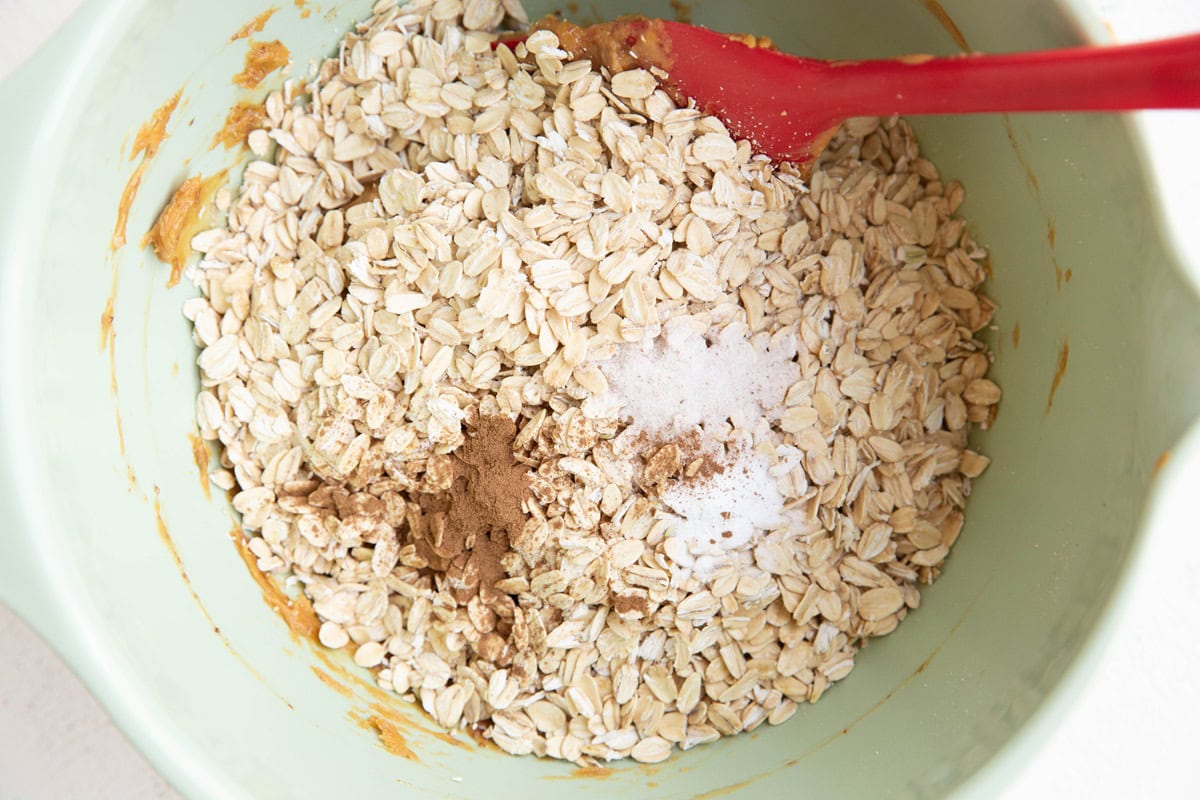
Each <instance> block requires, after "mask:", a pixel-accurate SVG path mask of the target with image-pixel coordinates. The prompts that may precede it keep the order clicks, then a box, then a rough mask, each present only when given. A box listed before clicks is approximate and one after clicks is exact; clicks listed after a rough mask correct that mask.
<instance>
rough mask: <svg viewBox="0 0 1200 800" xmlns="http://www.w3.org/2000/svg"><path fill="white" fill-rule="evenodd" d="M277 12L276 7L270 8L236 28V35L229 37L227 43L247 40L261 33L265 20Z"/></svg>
mask: <svg viewBox="0 0 1200 800" xmlns="http://www.w3.org/2000/svg"><path fill="white" fill-rule="evenodd" d="M278 10H279V7H278V6H271V7H270V8H268V9H267V10H266V11H264V12H262V13H261V14H259V15H258V16H257V17H255V18H254V19H252V20H250V21H249V22H247V23H246V24H245V25H243V26H242V27H240V28H238V31H237V33H235V34H234V35H233V36H230V37H229V41H231V42H236V41H237V40H238V39H249V38H250V37H251V36H253V35H254V34H256V33H258V32H259V31H261V30H262V29H263V27H264V26H266V24H267V20H269V19H270V18H271V15H272V14H274V13H275V12H276V11H278Z"/></svg>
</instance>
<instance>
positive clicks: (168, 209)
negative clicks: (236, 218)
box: [142, 170, 227, 287]
mask: <svg viewBox="0 0 1200 800" xmlns="http://www.w3.org/2000/svg"><path fill="white" fill-rule="evenodd" d="M226 172H227V171H226V170H221V171H220V172H218V173H217V174H216V175H213V176H211V177H209V178H205V177H203V176H201V175H194V176H192V177H191V178H188V179H187V180H186V181H184V182H183V183H182V184H180V186H179V188H178V189H176V190H175V194H173V195H171V199H170V200H168V201H167V205H166V206H165V207H164V208H163V210H162V212H161V213H160V214H159V215H158V219H157V220H155V222H154V225H153V226H152V227H151V228H150V230H149V231H147V232H146V235H145V236H144V237H142V247H145V246H146V245H152V246H153V247H154V254H155V255H157V256H158V257H159V259H160V260H162V261H164V262H166V263H168V264H170V265H171V275H170V277H169V278H167V286H168V287H171V286H174V285H175V284H177V283H179V278H180V276H181V275H183V265H184V263H185V262H186V261H187V257H188V254H189V253H191V241H192V236H194V235H195V234H196V233H198V232H199V229H200V227H201V226H202V222H201V220H200V212H201V211H203V210H204V207H205V206H206V205H207V204H208V201H209V198H211V197H212V195H213V193H214V192H215V191H216V190H217V188H218V187H219V186H220V185H221V184H222V183H224V182H225V175H226Z"/></svg>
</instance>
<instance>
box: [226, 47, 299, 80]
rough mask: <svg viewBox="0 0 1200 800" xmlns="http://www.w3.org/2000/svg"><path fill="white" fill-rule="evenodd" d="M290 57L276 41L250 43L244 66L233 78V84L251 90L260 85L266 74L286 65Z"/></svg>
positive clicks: (286, 50)
mask: <svg viewBox="0 0 1200 800" xmlns="http://www.w3.org/2000/svg"><path fill="white" fill-rule="evenodd" d="M290 57H291V54H290V53H289V52H288V49H287V48H286V47H284V46H283V42H281V41H279V40H278V39H275V40H274V41H270V42H255V41H251V42H250V49H249V50H248V51H247V52H246V66H245V68H244V69H243V70H242V71H241V72H239V73H238V74H237V75H234V76H233V82H234V83H236V84H237V85H238V86H242V87H245V88H247V89H253V88H254V87H255V86H258V85H259V84H260V83H262V80H263V78H265V77H267V75H268V74H270V73H272V72H274V71H275V70H277V69H279V68H280V67H282V66H283V65H285V64H287V63H288V58H290Z"/></svg>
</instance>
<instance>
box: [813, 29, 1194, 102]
mask: <svg viewBox="0 0 1200 800" xmlns="http://www.w3.org/2000/svg"><path fill="white" fill-rule="evenodd" d="M827 77H828V80H829V81H830V85H829V87H828V88H829V90H830V94H831V96H834V95H836V96H838V97H840V98H841V99H840V101H838V102H836V103H835V104H836V105H837V106H838V114H839V116H847V117H850V116H864V115H887V114H949V113H980V112H1001V111H1127V110H1133V109H1146V108H1200V34H1196V35H1191V36H1180V37H1177V38H1173V39H1163V40H1159V41H1151V42H1144V43H1140V44H1130V45H1119V46H1109V47H1098V46H1093V47H1075V48H1068V49H1063V50H1043V51H1037V52H1030V53H1012V54H1005V55H982V54H965V55H962V56H952V57H948V58H931V59H927V60H920V59H919V58H908V59H903V60H900V59H897V60H881V61H858V62H837V63H833V64H830V65H829V67H828V72H827Z"/></svg>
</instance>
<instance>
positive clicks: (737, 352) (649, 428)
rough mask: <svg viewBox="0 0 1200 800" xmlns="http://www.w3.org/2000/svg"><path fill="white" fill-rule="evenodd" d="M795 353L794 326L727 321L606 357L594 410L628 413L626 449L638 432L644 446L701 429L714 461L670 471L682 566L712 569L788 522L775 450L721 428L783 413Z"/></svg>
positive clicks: (703, 573) (668, 501)
mask: <svg viewBox="0 0 1200 800" xmlns="http://www.w3.org/2000/svg"><path fill="white" fill-rule="evenodd" d="M795 355H796V343H795V338H794V337H793V336H791V335H783V336H777V337H775V338H774V339H772V338H771V337H770V336H768V335H766V334H759V335H755V336H751V335H750V333H749V331H748V330H747V329H746V328H744V327H741V326H738V325H729V326H727V327H725V328H724V329H722V330H721V331H720V332H718V333H716V334H715V335H713V336H706V335H705V333H704V332H701V331H698V330H696V329H695V328H694V327H690V326H688V325H675V326H669V327H668V328H667V329H666V331H665V332H664V334H663V335H662V336H660V337H658V338H656V339H652V340H650V341H647V342H644V343H641V344H636V345H628V346H626V347H623V348H621V349H620V350H618V352H617V354H616V355H615V356H614V357H613V358H612V359H610V360H608V361H606V362H603V363H602V364H601V365H600V366H601V369H602V370H603V372H604V375H605V377H606V378H607V380H608V386H609V391H608V392H607V393H605V394H603V395H601V396H599V397H597V398H594V399H593V400H594V402H593V405H592V408H591V409H590V410H591V411H592V412H593V413H595V412H599V413H600V414H603V415H606V416H608V415H611V416H616V417H618V418H620V419H622V420H624V421H627V422H628V426H627V428H626V429H625V431H623V432H622V434H621V436H620V437H618V439H617V442H616V446H617V450H618V452H621V451H622V450H625V451H629V450H631V448H632V447H633V446H634V444H635V443H637V442H642V443H643V446H644V442H645V438H646V437H650V438H651V439H656V440H659V441H664V442H665V441H672V440H677V439H682V438H683V437H687V436H689V435H691V434H694V433H696V432H699V439H700V441H701V452H702V453H703V454H704V455H705V458H706V461H708V462H709V463H711V464H714V465H715V466H716V469H715V470H711V471H710V472H709V474H706V475H703V476H699V475H698V476H694V477H691V478H684V479H680V480H672V481H670V482H669V483H668V484H667V485H666V486H665V488H664V489H663V490H662V491H661V493H660V495H659V499H660V500H661V502H662V504H663V506H664V507H665V508H666V509H667V514H666V515H665V519H666V520H667V521H668V523H669V524H671V526H672V527H671V529H670V532H671V535H672V536H675V537H678V539H679V540H680V541H682V542H683V543H685V544H686V553H685V552H683V551H682V550H680V548H678V547H675V548H672V550H673V552H674V553H676V554H677V557H676V559H675V560H676V562H677V566H678V567H679V568H680V569H681V570H682V571H684V572H689V573H692V574H695V575H696V576H697V577H700V578H704V577H707V576H708V575H711V574H712V573H713V572H715V571H716V570H718V569H720V568H721V567H722V566H725V565H727V564H729V563H732V562H735V561H737V560H738V559H736V558H734V554H737V553H744V552H746V551H749V550H750V549H752V548H753V547H754V545H755V544H756V543H757V541H758V540H759V539H760V538H761V536H762V534H763V533H764V532H766V531H769V530H772V529H775V528H778V527H780V526H781V525H784V524H785V523H786V518H785V516H784V511H783V497H782V495H780V493H779V488H778V486H777V483H776V480H775V478H774V476H772V475H771V472H770V469H771V464H770V462H769V461H768V459H767V457H766V456H764V455H763V454H761V453H759V452H757V451H756V450H755V449H754V448H753V447H752V446H751V443H750V442H749V441H744V442H729V443H722V442H720V441H718V440H716V439H715V438H714V434H716V433H717V432H718V431H728V430H729V428H730V426H732V427H733V428H734V429H739V430H742V431H749V430H752V429H757V430H763V429H764V427H766V426H763V425H760V424H759V423H760V422H761V421H762V420H763V419H767V420H770V419H777V418H778V416H779V413H780V410H781V409H782V407H783V402H784V397H785V396H786V394H787V391H788V388H789V387H790V386H791V385H792V384H793V383H794V382H795V381H796V380H797V378H798V377H799V368H798V367H797V366H796V363H795V361H794V358H795ZM767 431H768V432H769V428H767ZM744 438H745V439H747V440H748V439H749V438H750V437H749V436H748V435H747V436H745V437H744ZM629 455H630V457H633V456H634V455H645V454H644V453H636V454H635V453H633V452H630V453H629Z"/></svg>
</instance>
